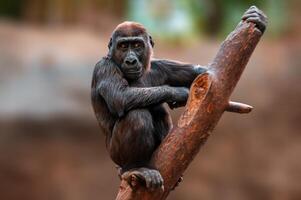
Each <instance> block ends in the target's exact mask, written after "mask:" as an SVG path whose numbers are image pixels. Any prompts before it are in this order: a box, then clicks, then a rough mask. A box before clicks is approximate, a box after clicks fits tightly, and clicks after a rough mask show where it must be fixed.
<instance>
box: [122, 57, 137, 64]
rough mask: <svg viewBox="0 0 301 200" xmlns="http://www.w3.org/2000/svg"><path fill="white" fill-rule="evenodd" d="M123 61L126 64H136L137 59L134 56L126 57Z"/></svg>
mask: <svg viewBox="0 0 301 200" xmlns="http://www.w3.org/2000/svg"><path fill="white" fill-rule="evenodd" d="M125 63H126V64H127V65H136V64H137V59H136V58H128V59H126V61H125Z"/></svg>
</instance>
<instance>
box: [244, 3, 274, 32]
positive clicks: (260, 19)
mask: <svg viewBox="0 0 301 200" xmlns="http://www.w3.org/2000/svg"><path fill="white" fill-rule="evenodd" d="M241 19H242V20H244V21H247V22H253V23H255V24H256V27H257V28H258V29H259V30H260V31H261V32H262V33H264V31H265V29H266V26H267V24H268V19H267V16H266V15H265V14H264V13H263V12H262V11H261V10H259V9H258V8H257V7H256V6H251V7H250V8H249V9H248V10H247V11H246V12H245V13H244V15H243V16H242V18H241Z"/></svg>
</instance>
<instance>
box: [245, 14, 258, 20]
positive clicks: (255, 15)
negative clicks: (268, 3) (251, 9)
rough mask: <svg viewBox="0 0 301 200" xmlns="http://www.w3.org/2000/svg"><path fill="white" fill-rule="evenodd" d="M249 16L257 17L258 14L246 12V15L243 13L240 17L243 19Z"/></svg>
mask: <svg viewBox="0 0 301 200" xmlns="http://www.w3.org/2000/svg"><path fill="white" fill-rule="evenodd" d="M250 17H258V14H257V13H251V14H246V15H243V16H242V18H241V19H242V20H245V19H247V18H250Z"/></svg>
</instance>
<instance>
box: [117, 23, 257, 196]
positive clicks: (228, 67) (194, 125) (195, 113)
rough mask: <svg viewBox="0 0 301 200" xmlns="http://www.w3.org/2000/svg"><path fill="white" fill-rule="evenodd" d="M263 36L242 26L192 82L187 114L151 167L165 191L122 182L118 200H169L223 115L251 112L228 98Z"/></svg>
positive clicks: (245, 25)
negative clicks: (226, 113) (151, 189)
mask: <svg viewBox="0 0 301 200" xmlns="http://www.w3.org/2000/svg"><path fill="white" fill-rule="evenodd" d="M261 35H262V33H261V32H260V31H259V30H258V29H257V28H256V27H255V24H253V23H246V22H242V23H240V25H239V26H238V27H237V28H236V29H235V30H234V31H233V32H232V33H231V34H230V35H229V36H228V37H227V39H226V40H225V41H224V42H223V44H222V45H221V47H220V49H219V51H218V53H217V55H216V57H215V58H214V60H213V62H212V63H211V64H210V65H209V68H208V72H207V73H204V74H202V75H200V76H198V77H197V78H196V80H195V81H194V82H193V84H192V86H191V90H190V95H189V99H188V102H187V105H186V109H185V111H184V113H183V114H182V115H181V117H180V119H179V121H178V123H177V124H176V125H175V126H174V128H173V129H172V130H171V132H170V133H169V134H168V135H167V137H166V138H165V139H164V141H163V142H162V144H161V145H160V146H159V148H158V149H157V150H156V152H155V153H154V155H153V157H152V161H151V162H152V164H153V165H154V166H155V167H156V168H157V169H158V170H159V171H160V173H161V175H162V177H163V178H164V191H163V190H161V191H160V190H158V191H148V190H146V189H145V188H144V187H143V186H142V185H139V184H138V185H137V187H135V188H131V187H130V186H129V185H128V183H127V182H126V181H125V180H123V181H122V182H121V185H120V189H119V193H118V195H117V198H116V199H118V200H136V199H137V200H138V199H145V200H153V199H155V200H160V199H166V198H167V196H168V194H169V192H170V191H171V190H172V189H173V187H174V186H175V184H176V183H177V181H178V180H179V178H180V177H181V175H182V174H183V173H184V171H185V170H186V168H187V167H188V165H189V164H190V162H191V161H192V160H193V158H194V157H195V155H196V154H197V153H198V152H199V149H200V147H201V146H202V145H203V144H204V143H205V142H206V140H207V138H208V137H209V135H210V134H211V132H212V130H213V128H214V127H215V126H216V124H217V122H218V120H219V119H220V117H221V116H222V114H223V112H224V111H230V112H238V113H247V112H250V111H251V109H252V107H251V106H248V105H245V104H240V103H234V102H230V103H229V97H230V95H231V93H232V92H233V90H234V87H235V86H236V84H237V82H238V80H239V78H240V76H241V74H242V72H243V70H244V68H245V66H246V64H247V62H248V60H249V58H250V56H251V54H252V52H253V50H254V49H255V47H256V45H257V43H258V41H259V39H260V37H261Z"/></svg>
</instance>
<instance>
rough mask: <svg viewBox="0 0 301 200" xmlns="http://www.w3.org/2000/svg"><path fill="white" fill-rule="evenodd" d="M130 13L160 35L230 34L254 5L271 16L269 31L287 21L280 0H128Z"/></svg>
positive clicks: (274, 32) (283, 4) (275, 31)
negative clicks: (247, 10)
mask: <svg viewBox="0 0 301 200" xmlns="http://www.w3.org/2000/svg"><path fill="white" fill-rule="evenodd" d="M128 5H129V6H128V16H129V18H130V19H132V20H134V21H139V22H141V23H143V24H145V25H146V26H147V27H148V28H149V29H150V31H151V32H153V33H155V34H157V35H160V37H166V36H167V37H185V38H187V37H189V36H193V35H196V34H200V33H207V34H208V35H210V36H212V35H221V36H225V35H226V34H228V33H229V32H230V31H231V30H233V28H234V27H235V26H236V24H237V23H238V21H239V19H240V18H241V16H242V14H243V13H244V11H245V10H246V9H248V8H249V7H250V6H251V5H256V6H258V7H259V8H260V9H262V10H264V12H265V13H266V14H267V15H268V16H269V18H270V19H271V20H270V25H269V29H268V30H269V32H270V33H272V34H279V33H281V31H283V29H284V25H285V24H286V21H287V16H286V9H287V8H286V2H285V1H281V0H186V1H185V0H163V1H162V0H161V1H159V0H129V4H128Z"/></svg>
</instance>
